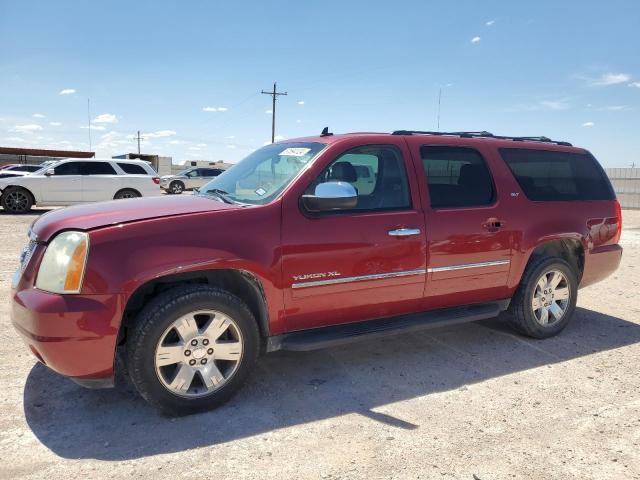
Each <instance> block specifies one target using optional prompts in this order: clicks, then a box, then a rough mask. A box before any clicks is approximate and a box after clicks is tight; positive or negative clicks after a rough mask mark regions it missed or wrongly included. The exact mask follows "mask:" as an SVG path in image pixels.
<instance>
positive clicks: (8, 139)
mask: <svg viewBox="0 0 640 480" xmlns="http://www.w3.org/2000/svg"><path fill="white" fill-rule="evenodd" d="M4 141H5V142H9V143H25V142H26V140H25V139H24V138H20V137H6V138H4Z"/></svg>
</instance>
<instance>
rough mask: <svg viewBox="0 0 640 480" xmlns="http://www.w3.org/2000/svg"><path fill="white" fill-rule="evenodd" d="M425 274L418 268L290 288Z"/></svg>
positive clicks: (321, 281) (309, 283)
mask: <svg viewBox="0 0 640 480" xmlns="http://www.w3.org/2000/svg"><path fill="white" fill-rule="evenodd" d="M425 273H427V270H425V269H424V268H420V269H418V270H404V271H401V272H389V273H376V274H373V275H360V276H357V277H341V278H331V279H329V280H316V281H313V282H301V283H294V284H292V285H291V288H307V287H321V286H324V285H334V284H337V283H351V282H363V281H365V280H380V279H382V278H395V277H408V276H410V275H424V274H425Z"/></svg>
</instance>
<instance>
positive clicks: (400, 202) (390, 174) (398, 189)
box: [306, 145, 411, 210]
mask: <svg viewBox="0 0 640 480" xmlns="http://www.w3.org/2000/svg"><path fill="white" fill-rule="evenodd" d="M331 181H340V182H348V183H350V184H351V185H353V187H354V188H355V190H356V192H357V193H358V203H357V206H356V207H355V210H389V209H402V208H410V207H411V198H410V195H409V181H408V179H407V173H406V170H405V166H404V159H403V158H402V154H401V153H400V151H399V150H398V149H397V148H396V147H394V146H391V145H367V146H363V147H358V148H355V149H353V150H350V151H348V152H346V153H343V154H342V155H340V156H339V157H338V158H337V159H336V160H334V161H333V162H332V163H331V164H330V165H329V166H328V167H327V168H326V169H325V170H324V171H323V172H322V173H321V174H320V176H319V177H318V178H317V179H316V181H315V182H313V183H312V184H311V185H310V186H309V188H308V189H307V192H306V193H307V194H311V195H312V194H313V193H314V192H315V187H316V186H317V185H318V184H319V183H324V182H331Z"/></svg>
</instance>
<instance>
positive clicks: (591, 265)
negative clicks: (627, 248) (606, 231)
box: [580, 244, 622, 288]
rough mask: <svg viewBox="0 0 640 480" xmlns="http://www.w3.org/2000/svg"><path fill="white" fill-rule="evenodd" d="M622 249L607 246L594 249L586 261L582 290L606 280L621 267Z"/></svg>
mask: <svg viewBox="0 0 640 480" xmlns="http://www.w3.org/2000/svg"><path fill="white" fill-rule="evenodd" d="M621 259H622V247H621V246H620V245H617V244H616V245H606V246H603V247H598V248H595V249H593V250H592V251H591V252H590V253H589V254H588V255H585V259H584V272H583V274H582V280H581V281H580V288H582V287H586V286H588V285H593V284H594V283H597V282H600V281H601V280H604V279H605V278H607V277H608V276H609V275H611V274H612V273H613V272H615V271H616V270H617V269H618V267H619V266H620V260H621Z"/></svg>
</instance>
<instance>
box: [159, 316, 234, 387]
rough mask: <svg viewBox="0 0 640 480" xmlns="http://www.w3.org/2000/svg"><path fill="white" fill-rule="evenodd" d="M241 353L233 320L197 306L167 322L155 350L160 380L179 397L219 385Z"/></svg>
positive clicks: (224, 380)
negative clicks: (196, 308)
mask: <svg viewBox="0 0 640 480" xmlns="http://www.w3.org/2000/svg"><path fill="white" fill-rule="evenodd" d="M242 353H243V342H242V334H241V333H240V329H239V327H238V325H237V324H236V322H235V321H234V320H233V319H232V318H231V317H229V316H228V315H226V314H224V313H222V312H219V311H215V310H199V311H195V312H191V313H189V314H187V315H184V316H182V317H180V318H178V319H177V320H175V321H174V322H172V323H171V325H170V326H169V328H167V329H166V330H165V331H164V333H163V334H162V335H161V337H160V340H159V341H158V344H157V347H156V351H155V359H154V362H155V369H156V374H157V375H158V379H159V380H160V383H161V384H162V385H163V386H164V387H165V388H166V389H167V390H169V391H170V392H172V393H174V394H176V395H179V396H183V397H201V396H204V395H208V394H210V393H211V392H214V391H216V390H218V389H219V388H221V387H222V386H223V385H225V383H227V382H228V381H229V379H230V378H231V377H232V376H233V375H234V374H235V372H236V371H237V369H238V366H239V365H240V361H241V359H242Z"/></svg>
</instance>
